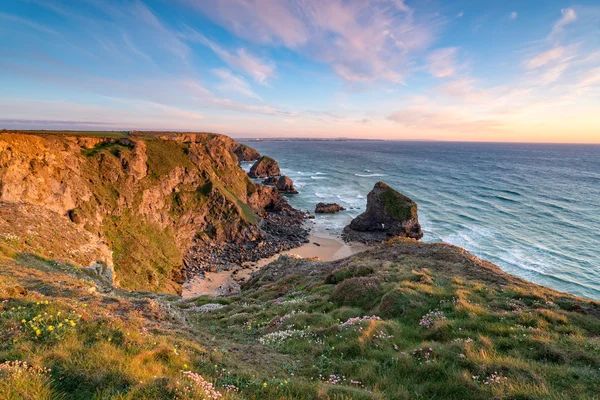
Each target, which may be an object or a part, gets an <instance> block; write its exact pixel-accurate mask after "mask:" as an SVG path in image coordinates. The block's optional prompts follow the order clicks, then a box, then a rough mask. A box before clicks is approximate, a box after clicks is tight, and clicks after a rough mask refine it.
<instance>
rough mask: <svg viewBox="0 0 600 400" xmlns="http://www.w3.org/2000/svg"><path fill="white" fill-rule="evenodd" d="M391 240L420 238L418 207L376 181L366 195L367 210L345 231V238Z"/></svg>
mask: <svg viewBox="0 0 600 400" xmlns="http://www.w3.org/2000/svg"><path fill="white" fill-rule="evenodd" d="M392 237H407V238H411V239H421V238H422V237H423V232H422V231H421V225H419V217H418V214H417V204H416V203H415V202H414V201H412V200H411V199H410V198H408V197H406V196H404V195H403V194H401V193H398V192H397V191H396V190H394V189H392V188H391V187H390V186H388V185H387V184H385V183H383V182H377V183H376V184H375V186H374V187H373V190H371V192H369V194H368V196H367V210H366V211H365V212H364V213H362V214H360V215H359V216H358V217H356V218H354V219H353V220H352V222H350V224H349V225H348V226H346V227H345V228H344V238H345V239H346V240H349V241H358V242H363V243H377V242H381V241H382V240H386V239H389V238H392Z"/></svg>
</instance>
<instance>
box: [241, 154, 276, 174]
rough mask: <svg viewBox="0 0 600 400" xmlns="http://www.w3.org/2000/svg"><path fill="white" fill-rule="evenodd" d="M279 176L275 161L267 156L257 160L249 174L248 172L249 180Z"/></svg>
mask: <svg viewBox="0 0 600 400" xmlns="http://www.w3.org/2000/svg"><path fill="white" fill-rule="evenodd" d="M279 175H281V171H280V170H279V165H278V164H277V161H275V160H274V159H272V158H271V157H268V156H262V157H261V158H259V159H258V161H256V162H255V163H254V165H253V166H252V168H250V172H248V176H250V178H267V177H271V176H279Z"/></svg>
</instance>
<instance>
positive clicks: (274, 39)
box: [180, 0, 441, 83]
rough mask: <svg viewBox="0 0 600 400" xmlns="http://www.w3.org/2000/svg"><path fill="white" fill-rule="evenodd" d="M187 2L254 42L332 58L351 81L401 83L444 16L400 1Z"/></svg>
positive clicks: (338, 70) (320, 58)
mask: <svg viewBox="0 0 600 400" xmlns="http://www.w3.org/2000/svg"><path fill="white" fill-rule="evenodd" d="M180 1H184V2H186V3H188V4H190V5H192V6H194V7H196V8H198V9H199V10H200V11H201V12H203V13H204V14H206V15H208V16H209V17H210V18H212V19H213V20H215V21H216V22H218V23H219V24H221V25H222V26H224V27H225V28H226V29H228V30H230V31H231V32H233V33H235V34H236V35H237V36H239V37H241V38H244V39H247V40H249V41H251V42H255V43H260V44H264V45H270V46H285V47H287V48H289V49H292V50H294V51H297V52H300V53H301V54H303V55H306V56H308V57H310V58H312V59H313V60H316V61H320V62H324V63H327V64H329V65H330V66H331V68H332V69H333V71H334V72H336V73H337V74H338V75H339V76H340V77H341V78H342V79H344V80H346V81H350V82H365V81H374V80H384V81H392V82H396V83H402V82H403V78H404V76H406V75H407V73H408V71H409V69H410V68H409V64H410V62H411V56H413V55H414V54H418V53H419V52H421V51H423V50H425V49H426V48H427V47H428V46H429V45H430V44H431V42H432V41H433V37H434V34H435V31H436V30H437V29H438V27H439V25H440V24H441V20H440V17H439V16H436V15H432V16H423V17H420V18H421V19H420V20H419V21H418V22H417V21H416V19H415V13H414V12H413V10H412V9H411V8H409V7H408V6H407V5H406V4H405V3H404V1H398V0H395V1H394V0H347V1H342V0H329V1H324V2H310V1H302V0H290V1H285V2H283V1H276V0H222V1H219V2H216V3H215V2H205V1H193V0H180Z"/></svg>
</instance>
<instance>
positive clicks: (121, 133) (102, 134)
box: [2, 129, 129, 138]
mask: <svg viewBox="0 0 600 400" xmlns="http://www.w3.org/2000/svg"><path fill="white" fill-rule="evenodd" d="M2 133H25V134H31V135H61V136H90V137H117V138H119V137H127V136H129V132H128V131H70V130H7V129H4V130H2Z"/></svg>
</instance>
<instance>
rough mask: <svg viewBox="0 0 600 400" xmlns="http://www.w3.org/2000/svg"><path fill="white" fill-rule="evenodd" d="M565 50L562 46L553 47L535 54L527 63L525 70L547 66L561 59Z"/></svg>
mask: <svg viewBox="0 0 600 400" xmlns="http://www.w3.org/2000/svg"><path fill="white" fill-rule="evenodd" d="M564 54H565V48H564V47H562V46H558V47H554V48H552V49H550V50H548V51H545V52H543V53H540V54H537V55H536V56H535V57H533V58H531V59H530V60H529V61H528V62H527V68H529V69H536V68H540V67H543V66H545V65H548V64H549V63H551V62H553V61H558V60H560V59H562V58H563V56H564Z"/></svg>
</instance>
